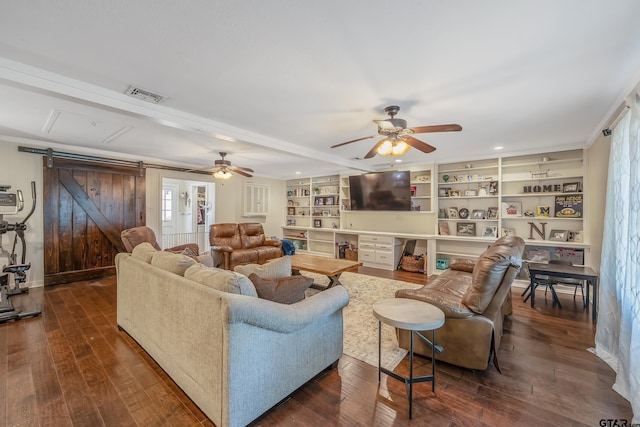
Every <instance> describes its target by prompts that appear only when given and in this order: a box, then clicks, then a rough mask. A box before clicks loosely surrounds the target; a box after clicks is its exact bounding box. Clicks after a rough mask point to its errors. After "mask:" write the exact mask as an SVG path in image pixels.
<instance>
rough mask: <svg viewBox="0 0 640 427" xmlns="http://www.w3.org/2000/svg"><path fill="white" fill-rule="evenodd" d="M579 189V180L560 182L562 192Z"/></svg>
mask: <svg viewBox="0 0 640 427" xmlns="http://www.w3.org/2000/svg"><path fill="white" fill-rule="evenodd" d="M580 190H581V188H580V183H579V182H567V183H564V184H562V192H563V193H579V192H580Z"/></svg>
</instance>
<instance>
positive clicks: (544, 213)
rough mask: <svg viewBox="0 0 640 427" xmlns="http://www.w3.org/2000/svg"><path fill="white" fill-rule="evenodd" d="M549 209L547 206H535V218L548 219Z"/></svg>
mask: <svg viewBox="0 0 640 427" xmlns="http://www.w3.org/2000/svg"><path fill="white" fill-rule="evenodd" d="M550 212H551V208H550V207H549V206H537V207H536V216H537V217H538V218H549V215H550Z"/></svg>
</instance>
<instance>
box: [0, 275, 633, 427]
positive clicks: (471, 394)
mask: <svg viewBox="0 0 640 427" xmlns="http://www.w3.org/2000/svg"><path fill="white" fill-rule="evenodd" d="M359 272H360V273H363V274H371V275H375V276H378V277H385V278H390V279H396V280H404V281H407V282H411V283H425V281H426V276H424V275H421V274H415V273H409V272H403V271H395V272H394V271H383V270H377V269H372V268H365V267H361V268H360V269H359ZM115 282H116V281H115V278H114V277H106V278H101V279H99V280H90V281H84V282H77V283H72V284H65V285H58V286H52V287H49V288H46V289H42V288H39V289H33V290H32V291H31V292H29V294H25V295H22V296H18V297H15V298H14V304H15V305H16V306H18V307H19V308H20V307H24V308H25V309H26V308H27V307H29V308H30V309H32V308H41V309H42V316H40V317H37V318H34V319H25V320H22V321H20V322H9V323H6V324H0V425H13V424H18V423H20V425H34V426H36V425H39V426H91V427H93V426H103V425H118V426H120V425H138V426H213V423H211V421H210V420H209V419H207V418H206V416H205V415H204V414H203V413H202V411H201V410H200V409H199V408H198V407H197V406H196V405H195V404H194V403H193V402H192V401H191V400H190V399H189V398H188V397H187V396H186V395H185V394H184V392H183V391H182V390H181V389H180V388H179V387H178V386H177V385H176V384H175V383H174V382H173V381H172V380H171V379H170V378H169V377H168V376H167V374H166V373H165V372H164V371H163V370H162V369H161V368H160V367H159V366H158V365H157V363H156V362H155V361H154V360H153V359H152V358H151V357H149V355H148V354H147V353H146V352H145V351H144V350H143V349H142V348H141V347H140V346H139V345H138V344H137V343H136V342H135V341H134V340H133V339H131V337H130V336H128V335H127V334H126V333H125V332H123V331H120V330H118V329H117V325H116V300H117V298H116V285H115ZM521 292H522V290H521V289H515V288H514V289H513V290H512V296H513V306H514V314H513V315H512V316H510V317H508V318H507V319H506V320H505V325H504V335H503V339H502V344H501V347H500V350H499V359H500V365H501V367H502V374H500V373H498V372H497V371H496V369H495V368H494V367H493V366H490V367H489V368H488V369H487V370H486V371H472V370H468V369H463V368H460V367H457V366H453V365H448V364H445V363H439V364H437V374H436V375H437V384H436V392H435V393H433V392H432V391H431V385H430V384H429V383H426V384H417V385H416V386H415V387H414V406H413V407H414V419H413V420H412V421H410V420H408V417H407V411H408V403H407V395H406V391H405V387H404V385H403V384H402V383H400V382H399V381H395V380H393V379H390V378H388V377H386V376H384V375H383V380H382V382H381V383H380V384H378V377H377V368H376V367H374V366H371V365H368V364H366V363H364V362H361V361H359V360H357V359H354V358H352V357H349V356H346V355H343V357H342V358H341V360H340V363H339V364H338V368H337V369H334V370H327V371H324V372H322V373H320V374H319V375H317V376H316V377H315V378H314V379H313V380H311V381H310V382H309V383H307V384H305V385H304V386H303V387H301V388H300V389H298V390H297V391H296V392H294V393H293V394H292V395H291V396H289V397H288V398H287V399H285V400H283V401H282V402H281V403H280V404H279V405H277V406H276V407H275V408H273V409H272V410H270V411H269V412H268V413H267V414H265V415H264V416H263V417H261V418H260V419H258V420H257V421H256V422H255V423H254V426H272V425H278V426H306V425H309V426H316V425H327V426H329V425H330V426H370V425H376V426H409V425H449V426H496V425H522V426H528V425H532V426H533V425H535V426H551V425H567V426H584V425H597V424H598V421H599V420H600V419H601V418H618V419H627V420H630V419H631V416H632V414H631V408H630V405H629V403H628V402H626V401H625V400H624V399H623V398H622V397H620V396H619V395H618V394H617V393H615V392H614V391H613V390H611V386H612V384H613V381H614V374H613V372H612V370H611V369H610V368H609V367H608V366H607V364H606V363H604V362H603V361H602V360H600V359H599V358H598V357H596V356H595V355H593V354H592V353H590V352H588V351H587V349H588V348H590V347H593V345H594V335H595V325H594V323H593V321H592V320H591V317H590V312H589V311H588V310H582V309H581V307H580V304H579V302H578V301H577V300H576V302H574V301H573V295H568V294H560V298H561V301H562V304H563V309H562V310H560V309H558V307H553V306H552V304H551V299H550V297H549V296H547V298H546V299H545V296H544V292H543V291H542V292H540V291H539V293H538V294H537V295H536V307H535V309H532V308H531V307H530V306H529V305H528V304H525V303H523V302H522V300H521V298H520V293H521ZM430 366H431V362H430V360H429V359H428V358H424V357H417V358H416V360H415V369H416V370H417V372H423V371H428V370H429V369H430ZM408 370H409V364H408V358H405V359H404V360H402V361H401V362H400V364H399V365H398V367H397V368H396V372H398V373H400V374H401V375H406V374H407V373H408Z"/></svg>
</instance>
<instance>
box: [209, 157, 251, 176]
mask: <svg viewBox="0 0 640 427" xmlns="http://www.w3.org/2000/svg"><path fill="white" fill-rule="evenodd" d="M226 155H227V153H225V152H222V151H221V152H220V157H221V159H219V160H216V161H215V162H213V164H214V166H215V170H214V171H213V173H212V175H213V177H214V178H219V179H229V178H231V177H232V176H233V175H232V174H231V173H232V172H233V173H237V174H240V175H242V176H246V177H247V178H251V177H252V176H253V175H251V174H250V173H249V172H252V173H253V169H249V168H241V167H240V166H231V162H230V161H229V160H225V156H226Z"/></svg>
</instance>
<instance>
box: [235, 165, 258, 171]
mask: <svg viewBox="0 0 640 427" xmlns="http://www.w3.org/2000/svg"><path fill="white" fill-rule="evenodd" d="M231 169H233V170H234V171H239V170H241V171H245V172H253V169H249V168H241V167H240V166H231Z"/></svg>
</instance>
